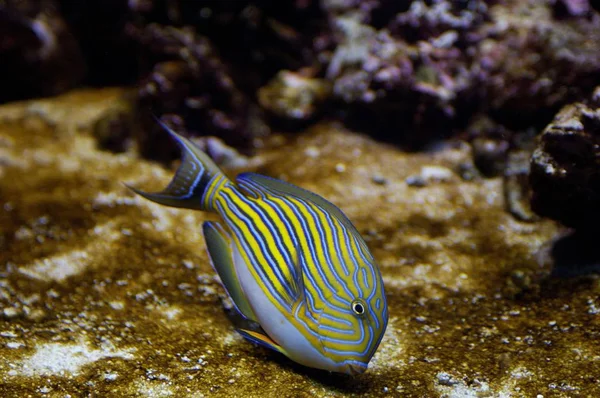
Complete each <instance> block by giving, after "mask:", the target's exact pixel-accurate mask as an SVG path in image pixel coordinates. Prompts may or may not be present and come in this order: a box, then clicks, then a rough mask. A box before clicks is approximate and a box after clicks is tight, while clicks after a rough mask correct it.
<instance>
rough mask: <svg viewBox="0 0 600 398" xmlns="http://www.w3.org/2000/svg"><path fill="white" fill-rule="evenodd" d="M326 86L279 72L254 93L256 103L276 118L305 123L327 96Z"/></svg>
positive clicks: (288, 72) (302, 77)
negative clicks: (256, 95)
mask: <svg viewBox="0 0 600 398" xmlns="http://www.w3.org/2000/svg"><path fill="white" fill-rule="evenodd" d="M330 92H331V90H330V87H329V83H328V82H327V80H325V79H316V78H311V77H307V76H303V75H301V74H298V73H294V72H290V71H285V70H283V71H280V72H279V73H278V74H277V75H276V76H275V77H274V78H273V79H272V80H271V81H270V82H269V83H268V84H267V85H266V86H264V87H262V88H260V89H259V90H258V102H259V103H260V105H261V106H262V107H263V108H264V109H267V110H269V111H270V112H272V113H273V114H275V115H276V116H279V117H282V118H286V119H292V120H307V119H310V118H312V117H313V116H314V115H315V113H316V112H317V110H318V108H319V106H320V105H321V104H322V103H323V102H324V101H325V100H326V99H327V98H328V97H329V96H330Z"/></svg>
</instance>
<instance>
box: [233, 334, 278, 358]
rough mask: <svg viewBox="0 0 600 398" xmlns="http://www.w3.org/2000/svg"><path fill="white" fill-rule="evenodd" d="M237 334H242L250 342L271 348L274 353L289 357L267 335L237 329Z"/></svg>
mask: <svg viewBox="0 0 600 398" xmlns="http://www.w3.org/2000/svg"><path fill="white" fill-rule="evenodd" d="M237 332H238V333H239V334H241V335H242V336H243V337H244V338H245V339H246V340H249V341H251V342H253V343H256V344H258V345H261V346H263V347H267V348H270V349H271V350H273V351H277V352H279V353H282V354H283V355H286V356H287V354H286V353H285V351H284V350H283V348H282V347H281V346H280V345H279V344H277V343H276V342H274V341H273V340H271V338H270V337H269V336H267V335H265V334H262V333H258V332H254V331H252V330H246V329H237Z"/></svg>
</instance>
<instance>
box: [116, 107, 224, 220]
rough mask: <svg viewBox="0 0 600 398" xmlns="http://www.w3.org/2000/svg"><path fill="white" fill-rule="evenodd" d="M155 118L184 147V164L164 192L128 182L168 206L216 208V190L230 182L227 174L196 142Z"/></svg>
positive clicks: (143, 194) (138, 192) (182, 163)
mask: <svg viewBox="0 0 600 398" xmlns="http://www.w3.org/2000/svg"><path fill="white" fill-rule="evenodd" d="M156 121H157V122H158V123H159V124H160V125H161V126H162V128H164V129H165V130H166V131H167V132H169V134H170V135H171V137H173V139H174V140H175V142H177V144H178V145H179V147H180V148H181V151H182V161H181V165H180V166H179V168H178V169H177V172H176V173H175V176H174V177H173V179H172V180H171V182H170V183H169V185H168V186H167V187H166V188H165V189H164V190H163V191H161V192H155V193H149V192H144V191H141V190H139V189H137V188H134V187H132V186H129V185H127V184H125V185H127V187H128V188H130V189H131V190H133V191H134V192H135V193H137V194H139V195H141V196H143V197H144V198H146V199H148V200H151V201H153V202H156V203H160V204H162V205H165V206H172V207H183V208H186V209H198V210H214V209H213V203H214V198H215V193H216V192H218V190H219V188H220V187H221V186H222V185H223V184H225V183H227V182H228V180H227V177H225V175H224V174H223V172H222V171H221V170H220V169H219V167H218V166H217V165H216V164H215V163H214V162H213V161H212V160H211V159H210V158H209V157H208V155H207V154H205V153H204V152H202V150H201V149H200V148H198V147H197V146H196V145H195V144H194V143H193V142H191V141H190V140H188V139H187V138H185V137H182V136H180V135H179V134H177V133H176V132H174V131H173V130H172V129H170V128H169V127H168V126H167V125H165V124H164V123H162V122H161V121H160V120H158V118H156Z"/></svg>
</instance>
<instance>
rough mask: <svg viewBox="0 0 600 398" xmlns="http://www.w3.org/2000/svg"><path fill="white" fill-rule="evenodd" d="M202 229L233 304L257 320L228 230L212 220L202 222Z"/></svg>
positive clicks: (248, 317) (247, 315)
mask: <svg viewBox="0 0 600 398" xmlns="http://www.w3.org/2000/svg"><path fill="white" fill-rule="evenodd" d="M202 230H203V232H204V239H205V240H206V246H207V248H208V254H209V255H210V259H211V261H212V265H213V268H214V269H215V270H216V271H217V274H219V278H221V282H222V283H223V286H224V287H225V290H227V293H228V294H229V297H231V300H233V304H234V305H235V307H236V309H237V310H238V312H239V313H240V314H242V316H244V317H245V318H246V319H249V320H251V321H254V322H257V320H256V319H257V318H256V315H255V314H254V311H252V307H250V303H248V300H247V299H246V295H245V294H244V292H243V291H242V286H241V285H240V282H239V280H238V278H237V274H236V272H235V266H234V263H233V256H232V255H231V245H230V239H229V237H228V236H227V232H226V231H225V230H224V228H223V227H222V226H221V225H220V224H219V223H216V222H211V221H206V222H205V223H204V224H202Z"/></svg>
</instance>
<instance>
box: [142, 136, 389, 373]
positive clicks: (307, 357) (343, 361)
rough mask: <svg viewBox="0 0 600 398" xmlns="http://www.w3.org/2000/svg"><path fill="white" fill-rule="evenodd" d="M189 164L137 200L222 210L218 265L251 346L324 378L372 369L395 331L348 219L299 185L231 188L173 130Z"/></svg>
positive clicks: (260, 180)
mask: <svg viewBox="0 0 600 398" xmlns="http://www.w3.org/2000/svg"><path fill="white" fill-rule="evenodd" d="M163 127H164V128H165V129H166V130H167V131H168V132H169V133H170V134H171V136H172V137H173V138H174V139H175V140H176V142H177V143H178V144H179V146H180V147H181V148H182V152H183V161H182V163H181V165H180V167H179V169H178V170H177V172H176V174H175V176H174V177H173V180H172V181H171V183H170V184H169V185H168V186H167V188H166V189H165V190H164V191H162V192H159V193H146V192H143V191H140V190H137V189H135V188H132V189H133V190H134V191H135V192H136V193H138V194H140V195H142V196H144V197H145V198H147V199H149V200H152V201H154V202H157V203H160V204H163V205H167V206H174V207H182V208H189V209H198V210H204V211H213V212H216V213H217V214H219V215H220V217H221V220H222V222H205V223H204V224H203V232H204V237H205V239H206V245H207V248H208V252H209V256H210V258H211V262H212V265H213V267H214V268H215V270H216V271H217V273H218V274H219V277H220V279H221V282H222V283H223V286H224V287H225V289H226V290H227V292H228V294H229V295H230V296H231V298H232V301H233V302H234V304H235V308H236V310H238V312H239V313H240V314H241V315H242V316H243V317H244V318H246V319H247V320H249V321H251V322H256V323H257V324H258V325H256V327H255V329H257V330H258V331H257V330H250V329H239V330H238V331H239V332H240V333H241V334H242V335H243V336H244V337H245V338H247V339H248V340H251V341H253V342H256V343H258V344H261V345H264V346H266V347H269V348H271V349H273V350H276V351H278V352H281V353H283V354H284V355H287V356H288V357H289V358H291V359H292V360H294V361H296V362H298V363H300V364H303V365H306V366H311V367H315V368H319V369H324V370H329V371H335V372H342V373H349V374H358V373H362V372H364V371H365V370H366V368H367V365H368V363H369V361H370V360H371V358H372V356H373V354H374V353H375V351H376V350H377V347H378V346H379V343H380V342H381V338H382V337H383V334H384V332H385V329H386V326H387V322H388V312H387V304H386V299H385V293H384V287H383V282H382V279H381V274H380V272H379V269H378V267H377V265H376V263H375V261H374V259H373V256H372V255H371V253H370V252H369V249H368V247H367V244H366V243H365V241H364V240H363V239H362V237H361V236H360V234H359V233H358V231H357V230H356V228H355V227H354V226H353V225H352V223H351V222H350V220H349V219H348V218H347V217H346V216H345V215H344V214H343V212H342V211H341V210H340V209H339V208H337V207H336V206H334V205H333V204H332V203H330V202H328V201H326V200H325V199H323V198H322V197H320V196H318V195H316V194H314V193H312V192H309V191H306V190H304V189H302V188H300V187H297V186H295V185H292V184H289V183H286V182H284V181H280V180H277V179H274V178H270V177H266V176H262V175H259V174H254V173H243V174H240V175H238V176H237V177H236V179H235V182H233V181H231V180H229V179H228V178H227V177H226V176H225V175H224V174H223V173H222V172H221V170H220V169H219V168H218V167H217V166H216V165H215V164H214V163H213V161H212V160H211V159H210V158H209V157H208V156H207V155H206V154H205V153H204V152H202V151H201V150H200V149H199V148H198V147H196V146H195V145H194V144H193V143H192V142H191V141H189V140H188V139H186V138H184V137H181V136H179V135H178V134H177V133H175V132H173V131H172V130H170V129H169V128H168V127H166V126H165V125H163Z"/></svg>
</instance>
